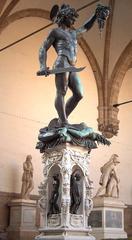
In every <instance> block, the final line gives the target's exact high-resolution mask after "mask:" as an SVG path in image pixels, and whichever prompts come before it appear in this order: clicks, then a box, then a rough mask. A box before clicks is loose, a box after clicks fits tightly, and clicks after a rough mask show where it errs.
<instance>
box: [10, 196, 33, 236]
mask: <svg viewBox="0 0 132 240" xmlns="http://www.w3.org/2000/svg"><path fill="white" fill-rule="evenodd" d="M9 207H10V224H9V227H8V230H7V232H8V240H32V239H33V238H34V237H35V236H36V235H37V229H36V201H33V200H24V199H17V200H12V201H11V202H10V203H9Z"/></svg>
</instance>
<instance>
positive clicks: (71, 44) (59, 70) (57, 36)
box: [37, 4, 109, 127]
mask: <svg viewBox="0 0 132 240" xmlns="http://www.w3.org/2000/svg"><path fill="white" fill-rule="evenodd" d="M108 15H109V8H108V7H104V6H102V5H98V6H97V8H96V10H95V14H93V16H92V17H91V18H90V19H88V20H87V21H86V22H85V23H84V24H83V25H82V26H81V27H80V28H78V29H74V28H73V25H74V23H75V21H76V19H77V18H78V16H79V15H78V13H77V11H76V10H75V9H74V8H72V7H70V6H69V5H68V4H63V5H62V6H61V7H60V8H59V6H58V5H55V6H53V8H52V10H51V13H50V18H51V20H52V21H53V22H54V23H56V24H57V25H58V27H56V28H54V29H52V30H51V32H50V33H49V35H48V37H47V39H46V40H45V41H44V43H43V44H42V46H41V48H40V51H39V62H40V71H38V72H37V75H39V76H41V75H45V76H48V75H49V74H51V73H54V74H55V84H56V99H55V108H56V110H57V113H58V116H59V123H60V126H62V127H63V126H66V125H67V124H68V116H69V115H70V114H71V112H72V111H73V110H74V108H75V107H76V106H77V104H78V103H79V101H80V100H81V99H82V97H83V87H82V85H81V82H80V79H79V77H78V75H77V72H78V71H81V70H82V69H83V68H79V69H78V68H76V67H75V64H76V61H77V38H78V36H79V35H80V34H81V33H84V32H86V31H88V30H90V29H91V28H92V26H93V24H94V23H95V21H96V20H97V21H98V24H99V28H100V29H101V28H103V26H104V22H105V21H106V19H107V17H108ZM51 46H53V47H54V49H55V51H56V53H57V59H56V61H55V63H54V65H53V69H52V70H49V68H48V67H47V64H46V63H47V51H48V49H49V48H50V47H51ZM68 87H69V88H70V90H71V91H72V96H71V97H70V99H69V100H68V101H67V103H66V104H65V103H64V97H65V95H66V92H67V89H68Z"/></svg>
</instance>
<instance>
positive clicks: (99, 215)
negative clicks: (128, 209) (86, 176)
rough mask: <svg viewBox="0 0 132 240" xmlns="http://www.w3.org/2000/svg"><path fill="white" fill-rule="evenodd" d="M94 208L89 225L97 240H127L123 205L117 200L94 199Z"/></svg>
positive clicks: (107, 198)
mask: <svg viewBox="0 0 132 240" xmlns="http://www.w3.org/2000/svg"><path fill="white" fill-rule="evenodd" d="M93 204H94V208H93V210H92V212H91V214H90V217H89V225H90V226H91V227H92V229H93V235H94V236H95V238H96V239H97V240H101V239H127V234H126V232H125V231H124V208H125V204H124V203H123V202H122V201H120V200H119V199H118V198H110V197H103V196H101V197H95V198H94V199H93Z"/></svg>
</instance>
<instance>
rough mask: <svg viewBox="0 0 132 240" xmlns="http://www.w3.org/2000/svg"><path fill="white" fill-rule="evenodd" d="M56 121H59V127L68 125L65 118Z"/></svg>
mask: <svg viewBox="0 0 132 240" xmlns="http://www.w3.org/2000/svg"><path fill="white" fill-rule="evenodd" d="M58 123H59V125H60V127H66V126H68V125H69V123H68V120H67V119H66V120H64V121H62V120H61V119H58Z"/></svg>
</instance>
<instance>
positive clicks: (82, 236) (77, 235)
mask: <svg viewBox="0 0 132 240" xmlns="http://www.w3.org/2000/svg"><path fill="white" fill-rule="evenodd" d="M41 231H42V233H41V234H40V235H39V236H37V237H36V238H35V240H95V238H94V237H93V236H92V235H90V234H89V233H88V232H89V231H88V230H82V229H77V228H76V229H66V228H61V229H52V230H51V229H44V230H41Z"/></svg>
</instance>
